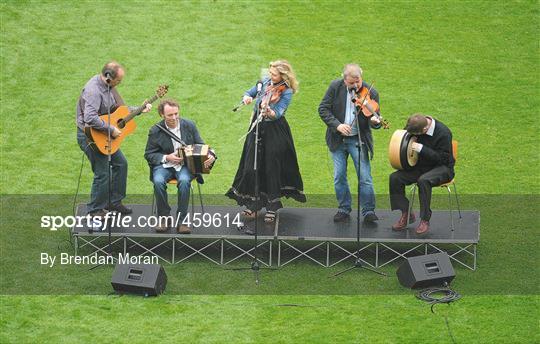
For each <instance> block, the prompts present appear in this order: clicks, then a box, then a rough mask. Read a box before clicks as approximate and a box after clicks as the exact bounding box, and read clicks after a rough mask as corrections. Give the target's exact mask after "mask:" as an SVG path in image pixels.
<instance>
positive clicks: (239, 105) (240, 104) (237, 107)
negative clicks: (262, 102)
mask: <svg viewBox="0 0 540 344" xmlns="http://www.w3.org/2000/svg"><path fill="white" fill-rule="evenodd" d="M262 86H263V82H262V80H257V86H256V87H257V93H261V90H262ZM244 105H246V104H244V100H241V101H240V103H238V105H237V106H235V107H234V108H233V109H232V112H236V111H238V110H239V109H240V108H241V107H242V106H244Z"/></svg>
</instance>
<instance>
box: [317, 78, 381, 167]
mask: <svg viewBox="0 0 540 344" xmlns="http://www.w3.org/2000/svg"><path fill="white" fill-rule="evenodd" d="M362 86H363V87H367V88H369V87H370V85H369V84H368V83H366V82H362ZM370 96H371V98H372V99H373V100H375V101H376V102H377V103H379V93H378V92H377V91H376V90H375V89H374V88H372V89H371V91H370ZM346 102H347V86H346V85H345V82H344V81H343V79H337V80H334V81H332V83H330V86H329V87H328V90H326V94H325V95H324V97H323V99H322V101H321V104H320V105H319V116H321V119H322V120H323V122H324V123H326V125H327V126H328V128H327V129H326V144H327V145H328V148H330V151H332V152H333V151H335V150H336V149H337V147H338V146H339V144H340V143H341V142H343V138H344V136H343V135H341V134H340V133H339V132H338V131H337V127H338V125H340V124H343V122H344V121H345V111H346V110H347V107H346V105H347V104H346ZM359 118H360V121H359V126H360V138H361V139H362V142H364V143H365V144H366V146H367V148H368V151H369V153H370V155H371V158H373V137H372V135H371V128H373V129H378V128H380V127H381V125H380V124H378V125H372V124H371V121H370V120H369V118H367V117H366V116H364V115H362V114H361V115H360V116H359Z"/></svg>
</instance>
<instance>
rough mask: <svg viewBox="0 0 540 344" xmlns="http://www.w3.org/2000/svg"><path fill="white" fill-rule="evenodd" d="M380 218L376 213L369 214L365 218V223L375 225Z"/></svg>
mask: <svg viewBox="0 0 540 344" xmlns="http://www.w3.org/2000/svg"><path fill="white" fill-rule="evenodd" d="M378 219H379V217H378V216H377V215H376V214H375V213H368V214H367V215H366V216H364V222H367V223H373V222H375V221H377V220H378Z"/></svg>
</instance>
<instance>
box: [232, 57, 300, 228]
mask: <svg viewBox="0 0 540 344" xmlns="http://www.w3.org/2000/svg"><path fill="white" fill-rule="evenodd" d="M268 73H269V77H267V78H265V79H264V80H262V87H260V92H257V86H254V87H253V88H251V89H249V90H248V91H246V93H245V94H244V97H243V103H244V104H250V103H251V102H253V101H254V100H255V106H254V114H253V116H252V120H251V125H250V131H249V133H248V135H247V137H246V139H245V142H244V148H243V150H242V156H241V158H240V164H239V166H238V170H237V172H236V176H235V178H234V181H233V185H232V187H231V188H230V189H229V191H228V192H227V194H226V195H227V196H228V197H229V198H232V199H234V200H236V202H237V203H238V205H242V206H246V208H247V209H246V210H244V212H243V215H244V217H245V218H248V219H249V218H251V219H253V218H255V210H257V211H258V210H260V209H262V208H266V214H265V217H264V220H265V221H266V222H274V221H275V217H276V211H277V210H278V209H280V208H282V207H283V205H282V204H281V201H280V198H281V197H292V198H293V199H295V200H297V201H299V202H305V201H306V196H305V195H304V192H303V189H304V186H303V182H302V177H301V175H300V170H299V167H298V161H297V158H296V150H295V148H294V142H293V138H292V134H291V130H290V128H289V124H288V123H287V120H286V119H285V113H286V111H287V107H288V106H289V104H290V102H291V99H292V95H293V93H295V92H296V91H297V90H298V81H297V80H296V76H295V74H294V72H293V70H292V67H291V65H290V64H289V62H287V61H285V60H278V61H274V62H270V68H269V71H268ZM257 95H259V96H258V97H257V98H255V97H256V96H257ZM254 98H255V99H254ZM256 115H258V116H256ZM257 121H259V129H258V134H259V138H260V140H259V147H258V154H257V160H258V161H257V174H258V185H259V195H260V201H259V202H256V201H255V200H256V192H255V170H254V164H253V162H254V159H255V135H256V129H255V128H254V127H255V124H256V122H257Z"/></svg>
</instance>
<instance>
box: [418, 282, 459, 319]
mask: <svg viewBox="0 0 540 344" xmlns="http://www.w3.org/2000/svg"><path fill="white" fill-rule="evenodd" d="M440 293H442V294H444V295H443V296H442V297H435V296H433V294H440ZM416 298H417V299H420V300H422V301H425V302H429V303H430V304H431V312H432V313H434V312H433V306H434V305H436V304H438V303H450V302H454V301H457V300H459V299H460V298H461V295H460V294H459V293H458V292H455V291H453V290H452V289H450V288H448V287H434V288H427V289H422V290H420V291H419V292H418V294H416Z"/></svg>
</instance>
